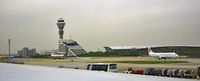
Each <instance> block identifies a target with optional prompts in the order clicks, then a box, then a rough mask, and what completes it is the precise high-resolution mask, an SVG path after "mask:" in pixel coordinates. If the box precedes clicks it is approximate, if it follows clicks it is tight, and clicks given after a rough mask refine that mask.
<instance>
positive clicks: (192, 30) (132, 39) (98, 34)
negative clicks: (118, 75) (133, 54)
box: [0, 0, 200, 53]
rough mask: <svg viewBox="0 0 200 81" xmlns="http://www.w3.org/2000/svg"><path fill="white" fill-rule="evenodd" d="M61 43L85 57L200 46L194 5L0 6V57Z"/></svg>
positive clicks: (128, 1)
mask: <svg viewBox="0 0 200 81" xmlns="http://www.w3.org/2000/svg"><path fill="white" fill-rule="evenodd" d="M60 17H62V18H64V19H65V22H66V25H65V28H64V31H65V32H64V37H65V38H69V35H72V39H74V40H76V41H77V42H78V43H79V44H80V45H81V46H82V47H83V48H84V49H86V50H87V51H90V50H97V49H98V48H99V49H103V47H104V46H152V45H153V46H155V45H200V36H199V35H200V0H0V53H7V51H8V50H7V49H8V42H7V40H8V37H9V36H10V37H11V43H12V45H11V46H12V48H11V51H12V52H16V51H17V50H19V49H21V48H23V47H30V48H36V49H37V50H49V49H57V48H58V28H57V26H56V21H57V19H59V18H60Z"/></svg>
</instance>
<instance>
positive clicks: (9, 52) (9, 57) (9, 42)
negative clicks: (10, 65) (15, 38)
mask: <svg viewBox="0 0 200 81" xmlns="http://www.w3.org/2000/svg"><path fill="white" fill-rule="evenodd" d="M8 54H9V59H10V58H11V54H10V37H9V38H8Z"/></svg>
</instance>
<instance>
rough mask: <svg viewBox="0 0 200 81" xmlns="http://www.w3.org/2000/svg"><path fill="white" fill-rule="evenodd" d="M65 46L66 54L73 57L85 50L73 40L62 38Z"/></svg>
mask: <svg viewBox="0 0 200 81" xmlns="http://www.w3.org/2000/svg"><path fill="white" fill-rule="evenodd" d="M64 44H65V48H66V52H65V54H66V56H69V57H74V56H78V55H79V54H83V53H85V50H84V49H83V48H82V47H81V46H80V45H79V44H78V43H77V42H76V41H74V40H72V39H67V40H64Z"/></svg>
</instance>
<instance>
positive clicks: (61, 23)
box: [57, 18, 65, 39]
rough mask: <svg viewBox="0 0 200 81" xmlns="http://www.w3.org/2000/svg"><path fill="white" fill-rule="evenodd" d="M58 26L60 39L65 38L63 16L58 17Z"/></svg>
mask: <svg viewBox="0 0 200 81" xmlns="http://www.w3.org/2000/svg"><path fill="white" fill-rule="evenodd" d="M57 26H58V29H59V37H60V39H63V34H64V31H63V29H64V26H65V22H64V19H62V18H60V19H58V22H57Z"/></svg>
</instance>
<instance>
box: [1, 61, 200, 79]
mask: <svg viewBox="0 0 200 81" xmlns="http://www.w3.org/2000/svg"><path fill="white" fill-rule="evenodd" d="M0 81H199V80H194V79H193V80H192V79H183V78H170V77H159V76H147V75H136V74H123V73H110V72H103V71H88V70H79V69H67V68H54V67H45V66H33V65H20V64H8V63H0Z"/></svg>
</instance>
